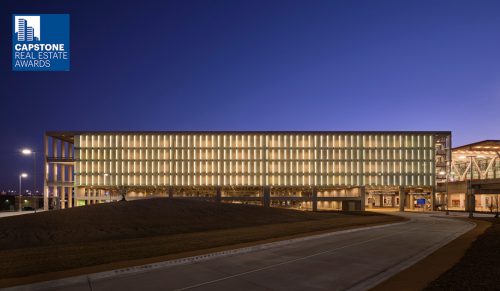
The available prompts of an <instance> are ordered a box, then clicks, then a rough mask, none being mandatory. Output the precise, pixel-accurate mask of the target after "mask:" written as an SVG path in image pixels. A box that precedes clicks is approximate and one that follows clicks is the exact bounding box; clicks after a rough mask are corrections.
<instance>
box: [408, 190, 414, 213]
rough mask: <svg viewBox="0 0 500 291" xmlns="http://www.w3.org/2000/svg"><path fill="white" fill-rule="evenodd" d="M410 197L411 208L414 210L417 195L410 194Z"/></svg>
mask: <svg viewBox="0 0 500 291" xmlns="http://www.w3.org/2000/svg"><path fill="white" fill-rule="evenodd" d="M408 196H409V197H410V209H411V210H414V209H415V196H414V195H410V194H409V195H408Z"/></svg>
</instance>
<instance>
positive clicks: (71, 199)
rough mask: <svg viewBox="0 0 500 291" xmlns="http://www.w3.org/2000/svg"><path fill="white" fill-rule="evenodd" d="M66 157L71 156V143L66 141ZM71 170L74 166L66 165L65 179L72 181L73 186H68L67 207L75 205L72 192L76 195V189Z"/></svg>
mask: <svg viewBox="0 0 500 291" xmlns="http://www.w3.org/2000/svg"><path fill="white" fill-rule="evenodd" d="M68 157H69V158H73V145H72V144H69V143H68ZM73 171H74V166H73V165H72V166H68V177H67V181H71V182H72V183H73V187H69V188H68V207H69V208H71V207H73V206H76V200H75V198H74V197H73V192H75V193H74V195H75V196H76V189H75V188H74V185H75V181H74V179H75V178H74V177H73Z"/></svg>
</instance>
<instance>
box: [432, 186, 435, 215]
mask: <svg viewBox="0 0 500 291" xmlns="http://www.w3.org/2000/svg"><path fill="white" fill-rule="evenodd" d="M435 207H436V191H434V187H432V189H431V211H434V210H436V209H435Z"/></svg>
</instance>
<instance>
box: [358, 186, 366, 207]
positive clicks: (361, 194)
mask: <svg viewBox="0 0 500 291" xmlns="http://www.w3.org/2000/svg"><path fill="white" fill-rule="evenodd" d="M365 197H366V187H365V186H361V187H359V198H360V199H361V209H360V210H361V211H365V203H366V198H365Z"/></svg>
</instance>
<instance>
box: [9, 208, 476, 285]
mask: <svg viewBox="0 0 500 291" xmlns="http://www.w3.org/2000/svg"><path fill="white" fill-rule="evenodd" d="M404 215H405V216H407V217H409V218H411V220H410V221H409V222H405V223H399V224H395V225H389V226H384V227H378V228H369V229H365V230H360V231H354V232H346V233H341V234H337V235H330V236H324V237H320V238H315V239H310V240H305V241H300V242H294V243H290V244H287V245H282V246H279V247H272V248H268V249H263V250H256V251H250V252H246V253H242V254H236V255H230V256H223V257H216V258H213V259H210V260H205V261H199V262H195V263H188V264H181V265H174V266H168V267H164V268H157V269H154V268H153V269H152V270H149V271H142V272H133V271H132V272H129V273H127V272H125V274H121V275H117V276H111V277H107V278H95V277H94V278H93V277H92V276H90V277H84V276H80V278H79V279H78V278H77V279H75V280H66V281H64V280H62V281H61V280H59V281H54V282H52V283H50V282H45V283H44V284H34V285H29V286H20V287H17V288H15V289H17V290H40V289H42V290H74V291H76V290H82V291H83V290H92V291H100V290H127V291H131V290H141V291H147V290H238V291H242V290H366V289H368V288H370V287H373V286H375V285H376V284H378V283H380V282H381V281H383V280H385V279H387V278H388V277H390V276H392V275H393V274H396V273H398V272H399V271H401V270H402V269H404V268H406V267H408V266H410V265H412V264H414V263H415V262H417V261H418V260H420V259H422V258H423V257H425V256H427V255H428V254H430V253H432V251H434V250H435V249H437V248H439V247H441V246H443V245H444V244H446V243H447V242H449V241H451V240H453V239H454V238H456V237H458V236H459V235H460V234H462V233H464V232H466V231H467V230H469V229H471V228H472V227H473V226H474V225H473V224H471V223H469V222H466V221H465V220H463V219H448V218H443V217H435V216H433V215H429V214H417V213H405V214H404ZM416 276H418V274H416ZM82 277H84V278H85V280H82ZM56 285H59V286H58V287H53V286H56ZM50 286H52V287H50ZM47 287H49V288H47Z"/></svg>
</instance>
